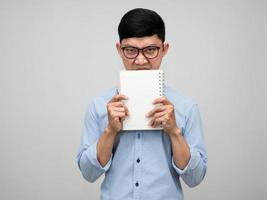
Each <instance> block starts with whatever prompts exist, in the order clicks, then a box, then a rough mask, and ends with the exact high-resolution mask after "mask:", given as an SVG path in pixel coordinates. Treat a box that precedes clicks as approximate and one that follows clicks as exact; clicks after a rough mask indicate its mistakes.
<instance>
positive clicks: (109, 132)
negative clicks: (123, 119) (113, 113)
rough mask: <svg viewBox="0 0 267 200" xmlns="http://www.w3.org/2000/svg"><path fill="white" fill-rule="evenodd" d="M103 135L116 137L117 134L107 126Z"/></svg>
mask: <svg viewBox="0 0 267 200" xmlns="http://www.w3.org/2000/svg"><path fill="white" fill-rule="evenodd" d="M105 133H106V134H107V135H110V136H116V135H117V132H116V131H115V130H114V129H113V128H111V127H110V126H109V125H108V126H107V128H106V129H105Z"/></svg>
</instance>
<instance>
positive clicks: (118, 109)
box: [107, 94, 129, 134]
mask: <svg viewBox="0 0 267 200" xmlns="http://www.w3.org/2000/svg"><path fill="white" fill-rule="evenodd" d="M127 99H128V98H127V96H125V95H123V94H117V95H115V96H113V97H112V99H111V100H110V101H109V102H108V104H107V113H108V127H107V128H108V129H109V131H111V132H112V133H115V134H117V133H118V132H119V131H121V130H122V122H123V120H124V119H125V118H126V117H127V116H128V115H129V111H128V108H127V107H126V105H125V104H124V103H123V100H127Z"/></svg>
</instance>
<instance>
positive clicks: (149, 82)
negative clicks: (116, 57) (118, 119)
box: [120, 70, 164, 130]
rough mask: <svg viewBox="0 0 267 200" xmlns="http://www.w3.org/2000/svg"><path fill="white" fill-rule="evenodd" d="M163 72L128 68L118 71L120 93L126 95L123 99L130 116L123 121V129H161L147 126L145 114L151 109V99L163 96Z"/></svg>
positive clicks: (147, 120) (147, 121) (147, 119)
mask: <svg viewBox="0 0 267 200" xmlns="http://www.w3.org/2000/svg"><path fill="white" fill-rule="evenodd" d="M163 90H164V74H163V71H162V70H136V71H133V70H129V71H121V72H120V93H121V94H124V95H126V96H127V97H128V100H126V101H125V104H126V106H127V107H128V109H129V112H130V116H129V117H127V118H126V119H125V120H124V121H123V130H152V129H156V130H161V129H162V127H157V128H153V127H151V126H148V124H149V121H150V119H149V118H147V117H146V116H145V115H146V114H147V113H148V112H149V111H150V110H152V109H153V108H154V107H155V105H153V103H152V102H153V100H155V99H156V98H158V97H161V96H163V93H164V91H163Z"/></svg>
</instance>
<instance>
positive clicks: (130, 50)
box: [123, 47, 138, 58]
mask: <svg viewBox="0 0 267 200" xmlns="http://www.w3.org/2000/svg"><path fill="white" fill-rule="evenodd" d="M123 53H124V55H125V56H126V57H127V58H135V57H136V56H137V55H138V49H137V48H134V47H125V48H123Z"/></svg>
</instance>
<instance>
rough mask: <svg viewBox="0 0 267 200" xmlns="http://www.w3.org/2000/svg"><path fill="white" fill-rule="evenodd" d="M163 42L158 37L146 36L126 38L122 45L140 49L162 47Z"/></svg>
mask: <svg viewBox="0 0 267 200" xmlns="http://www.w3.org/2000/svg"><path fill="white" fill-rule="evenodd" d="M161 43H162V42H161V40H160V39H159V37H158V36H157V35H153V36H146V37H133V38H126V39H123V40H122V41H121V44H122V45H124V46H125V45H127V46H128V45H129V46H134V47H138V48H142V47H145V46H149V45H160V44H161Z"/></svg>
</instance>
